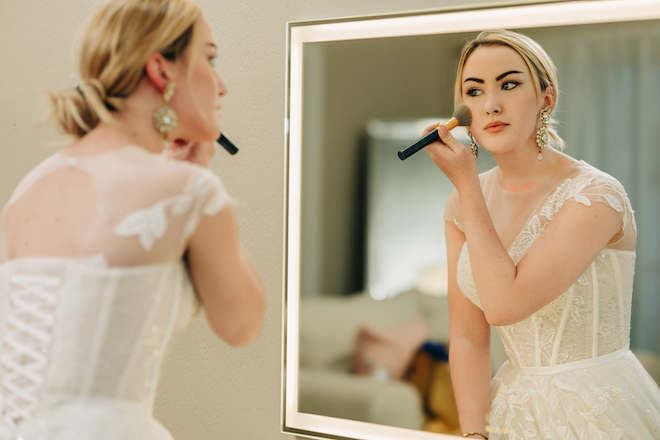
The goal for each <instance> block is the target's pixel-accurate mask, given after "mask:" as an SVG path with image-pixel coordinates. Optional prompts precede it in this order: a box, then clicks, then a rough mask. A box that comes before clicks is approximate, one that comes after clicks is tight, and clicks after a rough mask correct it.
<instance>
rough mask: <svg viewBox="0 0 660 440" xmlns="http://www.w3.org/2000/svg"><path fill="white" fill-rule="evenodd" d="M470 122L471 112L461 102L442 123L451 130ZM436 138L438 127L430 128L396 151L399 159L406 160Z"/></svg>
mask: <svg viewBox="0 0 660 440" xmlns="http://www.w3.org/2000/svg"><path fill="white" fill-rule="evenodd" d="M470 124H472V113H471V112H470V109H469V108H468V107H467V106H466V105H465V104H461V105H459V106H458V107H456V111H454V114H453V115H452V117H451V118H449V119H448V120H446V121H445V122H443V123H442V125H444V126H445V127H447V129H448V130H453V129H454V128H456V127H458V126H461V127H465V126H467V125H470ZM438 139H440V136H439V135H438V129H437V128H436V129H435V130H431V131H430V132H428V133H427V134H426V135H424V136H423V137H421V138H419V139H417V140H416V141H415V142H413V143H412V144H410V145H408V146H407V147H406V148H404V149H403V150H401V151H399V152H398V153H397V154H398V155H399V159H401V160H406V159H407V158H409V157H410V156H412V155H413V154H415V153H417V152H418V151H419V150H421V149H422V148H424V147H426V146H427V145H429V144H432V143H433V142H435V141H437V140H438Z"/></svg>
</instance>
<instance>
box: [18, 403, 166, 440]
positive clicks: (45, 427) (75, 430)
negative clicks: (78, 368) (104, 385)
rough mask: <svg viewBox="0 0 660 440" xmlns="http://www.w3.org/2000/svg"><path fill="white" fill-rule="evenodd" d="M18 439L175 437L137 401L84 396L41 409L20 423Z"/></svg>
mask: <svg viewBox="0 0 660 440" xmlns="http://www.w3.org/2000/svg"><path fill="white" fill-rule="evenodd" d="M15 438H16V439H17V440H74V439H75V440H173V439H172V435H171V434H170V433H169V432H168V431H167V430H166V429H165V428H164V427H163V426H162V425H161V424H160V423H158V422H157V421H156V420H155V419H154V418H153V417H152V415H151V410H150V409H149V408H146V407H145V406H144V405H140V404H137V403H132V402H126V401H119V400H113V399H84V400H76V401H75V402H72V403H67V404H64V405H58V406H56V407H55V408H52V409H50V410H48V411H41V412H40V413H39V414H38V415H37V416H36V417H35V418H33V419H31V420H29V421H26V422H25V423H22V424H21V425H20V428H19V430H18V433H17V434H16V437H15Z"/></svg>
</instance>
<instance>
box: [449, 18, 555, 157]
mask: <svg viewBox="0 0 660 440" xmlns="http://www.w3.org/2000/svg"><path fill="white" fill-rule="evenodd" d="M479 46H506V47H510V48H511V49H513V50H515V51H516V52H517V53H518V55H520V56H521V57H522V59H523V60H524V61H525V64H526V65H527V68H528V69H529V71H530V73H531V75H532V80H533V82H534V87H535V89H536V99H537V101H538V104H539V105H541V103H542V93H543V92H544V91H545V89H547V88H548V87H550V86H551V87H552V88H554V89H555V105H554V108H553V111H554V109H556V108H557V102H558V101H559V87H558V85H557V69H556V67H555V65H554V63H553V62H552V60H551V59H550V57H549V56H548V54H547V53H546V51H545V50H543V48H542V47H541V45H540V44H538V43H537V42H536V41H534V40H532V39H531V38H529V37H528V36H526V35H523V34H519V33H517V32H512V31H507V30H494V31H483V32H481V33H480V34H479V35H477V37H476V38H475V39H474V40H471V41H468V42H467V43H466V44H465V46H464V47H463V50H462V51H461V57H460V59H459V61H458V72H457V74H456V83H455V87H454V107H458V106H459V105H460V104H461V103H462V102H463V88H462V84H461V78H462V77H463V69H464V68H465V63H466V62H467V60H468V58H469V57H470V55H472V52H474V51H475V49H477V48H478V47H479ZM556 122H557V121H556V120H555V119H554V118H553V117H551V118H550V120H549V121H548V127H547V131H548V137H549V141H550V143H551V144H552V145H553V146H554V147H557V148H559V149H563V148H564V140H563V139H562V138H560V137H559V135H558V134H557V131H556V130H555V127H554V126H555V124H556Z"/></svg>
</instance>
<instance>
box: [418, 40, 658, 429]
mask: <svg viewBox="0 0 660 440" xmlns="http://www.w3.org/2000/svg"><path fill="white" fill-rule="evenodd" d="M558 95H559V91H558V88H557V77H556V72H555V68H554V65H553V64H552V61H551V60H550V58H549V57H548V56H547V54H546V53H545V51H544V50H543V49H542V48H541V47H540V46H539V45H538V44H537V43H536V42H534V41H533V40H531V39H529V38H527V37H525V36H523V35H521V34H517V33H514V32H509V31H487V32H483V33H481V34H480V35H479V36H478V37H477V38H476V39H475V40H473V41H471V42H469V43H467V44H466V46H465V47H464V49H463V52H462V55H461V58H460V61H459V68H458V75H457V80H456V88H455V105H456V106H458V104H460V103H464V104H465V105H467V106H468V108H469V109H470V111H471V113H472V123H471V125H470V126H469V131H470V133H471V136H473V138H474V139H475V140H476V141H477V142H478V143H479V145H481V146H482V147H483V148H485V149H487V150H488V151H490V152H491V153H492V154H493V156H494V157H495V159H496V161H497V166H496V167H495V168H493V169H491V170H489V171H487V172H485V173H482V174H481V175H479V174H478V173H477V167H476V162H475V156H476V155H475V154H473V152H472V151H471V149H468V148H465V146H463V145H462V144H461V143H459V142H457V141H456V140H455V139H454V138H453V137H452V136H451V134H450V133H448V132H447V130H446V129H445V128H444V127H442V126H441V127H440V128H439V135H440V139H441V141H440V142H436V143H434V144H432V145H429V146H428V147H427V148H426V149H427V152H428V153H429V155H430V156H431V158H432V160H433V161H434V162H435V163H436V164H437V166H438V167H439V168H440V169H441V170H442V171H443V172H444V173H445V174H446V175H447V176H448V177H449V179H450V180H451V181H452V183H453V184H454V186H455V188H456V189H455V191H454V192H453V193H452V194H451V196H450V198H449V200H448V203H447V207H446V210H445V220H446V221H445V234H446V238H447V253H448V266H449V307H450V338H451V339H450V366H451V373H452V383H453V385H454V392H455V395H456V402H457V406H458V410H459V418H460V425H461V429H462V432H463V433H465V435H464V436H465V437H468V438H486V437H488V438H490V439H491V440H493V439H511V440H513V439H521V440H522V439H526V440H527V439H599V438H602V439H655V438H660V390H659V389H658V387H657V385H656V384H655V382H654V381H653V379H652V378H651V377H650V376H649V375H648V373H646V371H644V369H643V367H642V366H641V364H640V363H639V362H638V361H637V359H636V358H635V356H634V355H633V354H632V353H631V352H630V350H629V347H628V344H629V330H630V311H631V297H632V281H633V273H634V261H635V241H636V230H635V220H634V216H633V210H632V208H631V206H630V202H629V201H628V198H627V196H626V193H625V191H624V189H623V187H622V186H621V185H620V184H619V182H617V181H616V180H615V179H614V178H613V177H611V176H609V175H607V174H605V173H603V172H601V171H599V170H597V169H595V168H593V167H591V166H590V165H588V164H586V163H585V162H583V161H576V160H575V159H573V158H571V157H569V156H567V155H565V154H563V153H561V152H560V151H559V149H560V148H561V147H562V141H561V139H560V138H559V137H558V136H557V134H556V132H555V131H554V129H553V120H552V117H551V115H552V111H553V110H554V109H555V108H556V104H557V97H558ZM434 128H436V126H433V127H429V129H427V132H428V131H430V130H432V129H434ZM474 148H476V145H475V146H474ZM474 148H473V149H474ZM490 326H494V327H495V328H496V330H497V331H498V333H499V335H500V337H501V339H502V342H503V343H504V346H505V348H506V352H507V355H508V358H509V360H508V361H507V362H506V363H505V364H504V365H503V366H502V368H501V369H500V371H499V372H498V374H497V375H496V376H495V377H494V378H493V379H492V381H491V377H490V348H489V347H490Z"/></svg>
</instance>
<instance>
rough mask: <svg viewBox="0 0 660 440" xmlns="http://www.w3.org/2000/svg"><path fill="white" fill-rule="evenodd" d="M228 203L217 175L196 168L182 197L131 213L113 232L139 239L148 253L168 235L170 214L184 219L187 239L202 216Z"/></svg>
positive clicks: (178, 196) (177, 196)
mask: <svg viewBox="0 0 660 440" xmlns="http://www.w3.org/2000/svg"><path fill="white" fill-rule="evenodd" d="M229 202H231V198H230V197H229V195H228V194H227V192H226V191H225V189H224V187H223V185H222V183H221V182H220V179H219V178H218V176H216V175H215V174H214V173H213V172H212V171H211V170H209V169H206V168H202V167H195V169H194V170H193V172H192V173H191V174H190V176H189V177H188V179H187V181H186V184H185V186H184V188H183V190H182V192H181V193H180V194H177V195H174V196H171V197H168V198H166V199H164V200H161V201H159V202H157V203H155V204H154V205H152V206H150V207H149V208H147V209H141V210H138V211H134V212H132V213H130V214H129V215H127V216H126V217H124V218H123V219H122V220H121V221H120V222H119V224H118V225H117V226H116V228H115V231H114V232H115V234H116V235H118V236H121V237H138V239H139V241H140V244H141V245H142V248H143V249H144V250H146V251H149V250H151V249H152V248H153V246H154V243H155V242H156V241H157V240H158V239H160V238H162V237H163V236H164V235H165V232H166V231H167V228H168V223H169V221H168V215H169V216H172V217H179V218H182V219H183V230H182V238H183V239H184V240H186V239H187V238H188V237H190V235H192V234H193V232H195V229H196V228H197V225H198V224H199V221H200V218H201V216H202V215H206V216H212V215H215V214H217V213H218V212H220V210H222V208H224V207H225V206H226V205H227V203H229Z"/></svg>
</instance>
